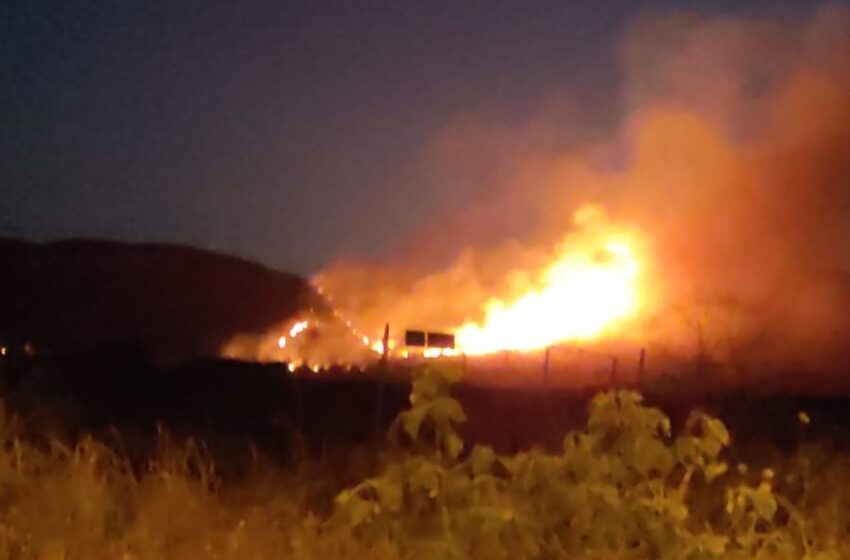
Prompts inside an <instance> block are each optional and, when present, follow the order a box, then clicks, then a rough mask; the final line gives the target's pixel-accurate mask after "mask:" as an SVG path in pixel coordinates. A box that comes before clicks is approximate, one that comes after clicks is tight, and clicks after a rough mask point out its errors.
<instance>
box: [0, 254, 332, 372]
mask: <svg viewBox="0 0 850 560" xmlns="http://www.w3.org/2000/svg"><path fill="white" fill-rule="evenodd" d="M311 304H312V305H315V304H316V299H315V296H314V295H313V292H312V291H311V290H310V288H309V286H308V284H307V282H306V281H305V280H304V279H303V278H300V277H298V276H295V275H292V274H287V273H283V272H278V271H275V270H271V269H269V268H266V267H264V266H262V265H260V264H257V263H253V262H249V261H246V260H243V259H239V258H236V257H232V256H227V255H222V254H216V253H212V252H209V251H204V250H199V249H194V248H190V247H182V246H176V245H162V244H130V243H120V242H111V241H90V240H69V241H59V242H53V243H42V244H37V243H30V242H26V241H20V240H10V239H5V240H0V342H2V343H3V344H7V345H12V346H13V347H20V346H21V345H22V344H23V343H24V342H26V341H29V342H32V343H33V344H34V345H35V346H36V347H37V348H38V350H39V353H42V352H50V353H65V352H69V351H76V350H85V349H88V348H92V347H95V346H102V345H110V344H121V345H127V346H132V347H134V348H136V349H139V350H142V351H144V352H146V353H148V354H149V355H150V356H151V357H153V358H155V359H157V360H165V361H177V360H183V359H187V358H190V357H196V356H210V355H214V354H216V353H217V351H218V349H219V347H220V345H221V344H222V343H223V342H224V341H225V340H227V339H228V338H229V337H230V336H232V335H233V334H236V333H238V332H244V331H261V330H263V329H264V328H266V327H268V326H270V325H272V324H274V323H275V322H278V321H281V320H283V319H285V318H286V317H288V316H289V315H291V314H292V313H293V312H295V311H296V310H297V309H298V308H299V307H300V306H302V305H311Z"/></svg>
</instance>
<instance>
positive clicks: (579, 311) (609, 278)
mask: <svg viewBox="0 0 850 560" xmlns="http://www.w3.org/2000/svg"><path fill="white" fill-rule="evenodd" d="M640 272H641V267H640V262H639V258H638V255H637V250H636V243H634V242H633V241H632V240H631V239H630V238H629V236H627V235H620V236H610V237H608V238H604V239H602V240H601V241H600V242H597V243H595V244H593V243H592V244H587V245H586V246H584V247H574V246H571V245H567V246H565V247H563V248H562V250H561V252H560V253H559V254H558V255H557V257H556V259H555V261H554V262H553V263H552V264H550V265H549V266H548V267H546V268H545V269H544V270H543V272H542V273H541V275H540V282H539V284H538V287H536V288H532V289H529V290H528V291H526V292H525V293H523V294H522V295H520V296H519V297H517V298H516V299H514V300H513V301H510V302H506V301H504V300H502V299H498V298H493V299H490V300H489V301H488V302H487V304H486V306H485V316H484V319H483V321H481V322H474V321H469V322H467V323H465V324H463V325H462V326H461V327H460V328H459V329H458V330H457V335H456V336H457V343H458V346H459V348H460V349H461V350H462V351H463V352H464V353H466V354H470V355H481V354H489V353H493V352H498V351H502V350H515V351H531V350H538V349H542V348H545V347H547V346H550V345H552V344H556V343H563V342H586V341H590V340H594V339H598V338H600V337H601V336H603V335H604V334H606V333H607V332H609V331H611V330H612V329H613V328H614V327H615V326H616V325H618V324H621V323H622V322H623V321H625V320H627V319H629V318H633V317H635V316H636V315H637V313H638V312H639V310H640V308H641V303H642V298H641V297H640V290H639V275H640Z"/></svg>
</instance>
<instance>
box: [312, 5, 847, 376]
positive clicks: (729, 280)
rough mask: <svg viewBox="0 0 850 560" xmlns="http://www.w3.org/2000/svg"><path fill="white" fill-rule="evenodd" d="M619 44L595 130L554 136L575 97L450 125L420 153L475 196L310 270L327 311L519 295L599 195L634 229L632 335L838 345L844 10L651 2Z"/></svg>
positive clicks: (746, 354)
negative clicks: (361, 255) (756, 16)
mask: <svg viewBox="0 0 850 560" xmlns="http://www.w3.org/2000/svg"><path fill="white" fill-rule="evenodd" d="M621 55H622V56H621V59H622V64H623V67H622V73H623V74H622V75H623V90H622V95H621V99H622V104H623V105H622V107H619V108H612V110H615V109H616V110H617V111H622V113H623V114H624V117H623V118H622V120H621V122H620V123H619V126H618V127H617V129H616V131H615V132H614V134H612V135H611V136H610V137H608V138H602V137H599V135H597V134H594V131H587V130H581V131H580V132H576V131H575V130H570V131H564V130H562V129H563V128H564V127H567V128H569V125H568V121H569V115H576V118H577V122H578V120H579V119H578V117H577V115H578V114H579V111H577V110H576V108H575V107H573V106H570V105H569V104H567V105H566V109H564V108H563V107H562V108H560V109H557V111H558V115H557V118H556V119H552V120H551V121H550V120H549V119H547V117H546V115H547V114H551V111H552V109H551V104H550V106H549V107H548V108H547V109H545V110H543V111H542V112H541V116H540V117H539V118H537V119H534V120H532V121H531V122H529V123H525V124H523V125H521V126H519V127H510V126H500V125H498V124H488V123H486V122H482V121H480V120H477V119H460V120H459V121H458V122H457V123H455V124H454V125H452V126H450V127H448V128H447V130H446V131H445V132H444V134H442V135H440V137H439V138H437V139H436V140H435V142H434V144H433V146H432V147H431V150H430V151H429V157H430V158H431V161H432V162H434V164H435V167H434V168H433V169H432V173H433V174H434V176H435V177H439V178H442V180H444V181H445V182H446V184H453V183H458V184H460V183H464V184H470V183H472V184H476V185H478V187H479V188H478V189H477V190H476V191H475V192H476V193H477V194H476V195H475V196H474V197H473V199H472V200H459V201H455V202H454V203H452V204H446V207H445V208H443V209H441V213H440V215H439V216H437V217H434V218H433V220H432V221H431V222H430V223H428V224H426V225H425V226H424V227H423V228H422V230H421V231H417V232H414V234H413V235H412V236H411V237H410V238H409V239H408V240H407V241H406V243H404V244H403V246H406V247H407V248H408V249H407V250H406V252H405V254H404V255H403V256H401V257H399V256H394V258H392V259H388V260H387V262H385V263H379V264H374V263H373V264H364V263H355V262H340V263H337V264H335V265H333V266H331V267H329V268H328V269H327V270H325V271H323V272H322V273H321V274H320V275H318V277H317V278H316V282H317V283H318V284H319V285H321V286H322V288H323V289H324V290H325V292H326V293H327V294H329V295H330V296H331V297H332V298H333V303H334V305H336V307H337V308H338V309H339V310H340V311H341V312H342V313H343V314H345V315H346V316H348V317H351V318H352V319H353V320H354V321H355V322H356V323H357V324H358V326H359V328H361V329H362V330H364V331H366V332H375V333H378V332H380V331H381V329H382V328H383V324H384V323H385V322H389V323H390V324H391V325H393V327H394V328H399V329H401V328H405V327H421V328H453V327H456V326H458V325H460V324H461V323H463V322H464V321H466V320H475V319H480V318H481V313H482V310H483V309H484V306H485V304H486V302H487V301H488V300H489V299H490V298H493V297H501V298H506V299H507V300H510V298H511V297H515V296H516V295H518V294H520V293H521V292H522V291H523V290H524V289H527V288H528V287H529V286H531V285H533V284H534V282H535V278H536V274H537V273H538V272H539V271H540V270H541V269H542V267H544V266H545V265H546V263H547V262H549V261H550V260H551V259H552V258H553V254H554V251H556V249H557V247H559V246H562V245H563V243H565V242H569V240H570V239H571V238H572V237H575V236H578V237H580V236H581V235H582V232H583V231H584V229H586V228H587V227H593V225H592V224H591V225H590V226H589V225H588V224H587V221H586V220H578V221H577V220H576V219H575V216H576V212H577V211H578V210H580V209H581V208H583V207H586V205H588V204H591V205H594V206H593V208H597V209H604V211H603V210H597V214H598V216H597V217H596V218H595V220H603V221H605V222H606V223H608V222H610V223H615V224H618V225H624V226H626V227H633V228H636V229H637V230H639V231H640V232H642V234H643V236H644V237H645V239H646V240H647V243H648V249H647V251H648V255H649V258H648V261H647V263H646V266H647V270H646V271H645V276H646V281H647V282H648V284H649V286H648V290H649V291H648V293H650V294H651V297H650V298H649V299H650V300H651V301H650V302H649V303H648V306H647V309H646V310H645V313H644V314H643V315H642V317H641V320H640V321H639V322H638V323H636V324H634V325H633V326H632V330H631V334H632V335H633V336H637V337H641V338H643V339H645V340H646V343H647V344H655V345H660V346H664V345H666V346H669V347H671V348H674V347H675V348H678V349H680V350H682V351H686V352H687V351H692V350H693V348H694V347H695V345H699V346H700V348H701V350H704V351H707V352H710V353H712V355H713V356H714V357H715V358H716V359H717V360H728V361H735V360H761V361H765V360H785V361H786V362H787V361H792V362H794V363H795V364H796V363H804V364H805V365H807V366H808V367H824V364H827V363H829V362H830V361H832V360H835V359H838V358H840V353H841V351H842V349H843V347H845V345H846V343H847V342H848V341H850V323H848V319H847V318H845V315H847V311H848V310H850V307H848V305H850V276H848V265H850V9H848V8H847V7H846V6H845V7H842V6H824V7H821V8H820V9H818V10H817V11H816V12H815V13H814V14H813V15H812V17H811V19H810V20H809V21H807V22H805V23H799V22H795V23H789V22H786V21H764V20H759V21H756V20H741V19H729V18H708V17H701V16H699V15H695V14H690V13H684V12H677V13H672V14H671V13H647V14H644V15H643V16H641V17H640V18H638V19H637V20H636V21H635V22H634V24H633V25H632V26H631V27H630V29H629V31H628V33H627V34H626V36H625V37H624V38H623V40H622V45H621ZM552 123H556V124H554V125H553V124H552ZM580 128H581V127H579V126H577V127H576V129H580ZM565 240H566V241H565ZM458 245H460V246H461V248H460V249H459V250H455V249H454V248H456V247H457V246H458ZM447 247H452V249H451V250H448V249H446V248H447ZM689 348H690V350H688V349H689Z"/></svg>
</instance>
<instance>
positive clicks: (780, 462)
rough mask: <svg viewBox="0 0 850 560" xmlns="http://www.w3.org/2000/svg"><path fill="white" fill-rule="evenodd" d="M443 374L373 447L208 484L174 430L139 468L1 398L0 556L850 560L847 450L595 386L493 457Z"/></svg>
mask: <svg viewBox="0 0 850 560" xmlns="http://www.w3.org/2000/svg"><path fill="white" fill-rule="evenodd" d="M451 382H452V379H451V376H450V375H449V374H446V373H445V372H438V371H433V370H432V371H426V372H424V373H423V374H422V375H421V376H420V377H419V378H418V379H417V381H416V382H415V384H414V387H413V391H412V393H411V407H410V409H409V410H407V411H406V412H404V413H402V414H401V415H400V416H399V418H398V420H397V422H396V424H395V425H394V426H393V428H392V429H391V431H390V434H389V437H388V441H387V443H386V444H385V445H384V446H383V448H382V449H381V450H380V451H379V452H375V451H374V450H370V449H359V450H358V449H349V450H336V451H333V452H329V453H326V454H325V455H324V456H323V457H321V458H318V459H305V460H302V461H300V462H299V463H297V464H296V465H292V466H289V467H281V466H279V465H275V464H273V463H271V462H269V461H266V460H264V459H263V458H262V457H256V458H255V460H254V461H253V463H252V467H251V469H250V471H249V472H248V473H247V474H246V475H245V476H243V477H240V479H239V480H238V481H232V482H228V483H226V484H225V483H223V482H222V480H221V479H220V478H219V477H218V476H217V475H216V472H215V469H214V465H212V464H211V462H210V461H209V460H208V459H207V458H206V456H205V454H204V452H203V448H202V446H199V445H196V444H194V443H192V442H189V443H184V444H181V445H177V444H175V443H174V442H172V441H171V440H170V439H169V438H168V436H167V435H165V434H162V435H161V436H160V439H159V448H158V450H157V451H156V453H155V454H154V455H153V457H152V459H150V461H149V462H147V463H146V464H145V465H144V467H143V468H141V469H139V468H138V466H134V465H131V464H129V463H128V462H127V461H126V460H125V459H123V458H121V457H119V455H117V454H116V453H115V452H114V451H113V450H112V449H110V448H108V447H106V446H104V445H103V444H101V443H98V442H96V441H94V440H92V439H84V440H83V441H81V442H79V443H78V444H76V445H75V446H74V447H73V448H69V447H66V446H64V445H63V444H61V443H59V442H58V441H55V440H47V441H37V440H33V439H32V438H26V439H24V438H21V437H20V436H19V434H20V433H21V429H20V428H21V427H20V426H19V425H17V424H16V423H15V422H14V421H13V420H11V419H9V418H8V417H7V415H5V414H3V415H2V426H0V438H2V442H3V447H2V449H0V558H10V559H11V558H15V559H21V560H23V559H71V558H74V559H97V558H104V559H111V558H127V559H130V558H132V559H140V560H142V559H159V558H175V559H177V558H179V559H184V558H221V559H229V558H234V559H236V558H239V559H266V558H268V559H272V558H296V559H297V558H305V559H307V558H309V559H329V558H340V559H342V558H352V559H370V558H375V559H379V558H380V559H393V558H486V559H499V558H505V559H507V558H512V559H513V558H570V559H585V558H586V559H603V558H605V559H615V558H617V559H620V558H623V559H648V558H663V559H680V558H681V559H720V558H724V559H726V558H729V559H736V558H740V559H745V558H746V559H750V558H764V559H768V558H769V559H786V558H787V559H792V558H794V559H797V558H805V559H819V560H827V559H844V558H850V537H848V535H849V534H850V533H848V531H850V527H849V526H850V489H848V488H847V482H848V480H850V459H848V457H847V456H846V455H844V454H843V453H841V452H838V451H835V450H834V449H833V448H832V447H830V446H828V445H827V444H824V443H820V444H812V445H808V446H804V447H801V448H800V449H799V450H797V451H796V452H795V454H794V455H792V456H790V457H783V456H779V455H777V456H776V457H775V458H774V459H773V463H772V464H770V465H759V466H758V467H756V466H755V465H750V466H746V465H742V464H737V463H734V462H732V461H731V460H730V457H732V456H734V454H735V453H734V451H735V450H734V449H733V448H732V447H731V446H732V442H731V438H730V435H729V433H728V432H727V431H726V428H725V427H724V425H723V424H722V422H720V421H719V420H716V419H714V418H711V417H708V416H706V415H703V414H700V413H698V412H695V413H694V414H692V416H691V418H690V420H689V421H688V423H687V425H686V426H684V427H683V428H682V429H681V430H679V431H678V433H673V430H672V429H671V426H670V422H669V420H668V419H667V417H666V416H665V415H664V414H663V413H661V411H659V410H657V409H654V408H650V407H647V406H645V405H644V404H643V403H642V401H641V399H640V396H639V395H637V394H636V393H631V392H617V393H613V392H612V393H603V394H600V395H598V396H597V397H596V398H595V399H594V400H593V402H592V404H591V407H590V411H589V419H588V422H587V426H586V427H585V428H584V429H583V430H580V431H577V432H574V433H570V434H567V435H566V436H565V438H564V444H563V450H562V452H560V453H545V452H543V451H539V450H532V451H529V452H524V453H519V454H516V455H511V456H500V455H497V454H496V453H494V452H493V450H491V449H490V448H488V447H484V446H476V447H474V448H472V449H465V448H464V444H463V441H462V440H461V438H460V436H459V435H458V432H457V431H456V429H455V428H456V426H457V424H458V423H460V422H462V421H463V420H464V413H463V410H462V409H461V407H460V405H459V404H458V403H457V401H455V400H454V399H452V398H451V396H450V393H449V388H450V385H451ZM807 421H808V419H807V417H805V415H801V417H800V422H801V425H805V423H806V422H807Z"/></svg>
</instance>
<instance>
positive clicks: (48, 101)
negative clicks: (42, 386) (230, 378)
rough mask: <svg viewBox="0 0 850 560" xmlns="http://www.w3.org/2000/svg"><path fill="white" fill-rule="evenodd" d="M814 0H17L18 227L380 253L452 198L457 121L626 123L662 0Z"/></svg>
mask: <svg viewBox="0 0 850 560" xmlns="http://www.w3.org/2000/svg"><path fill="white" fill-rule="evenodd" d="M805 4H807V2H802V1H799V2H791V1H788V2H763V1H754V2H740V1H738V0H729V1H717V0H705V1H703V2H697V1H690V2H683V1H682V0H670V1H667V2H624V1H615V0H597V1H585V2H572V1H566V0H562V1H558V2H523V1H516V2H504V1H492V2H483V1H477V0H464V1H458V0H453V1H449V2H439V1H427V2H417V3H406V2H397V1H388V2H384V3H380V4H379V3H373V2H284V1H271V0H269V1H266V0H261V1H239V2H232V1H231V2H214V1H203V2H201V1H194V2H170V1H169V2H148V1H145V2H136V1H132V0H124V1H119V2H114V1H110V2H106V1H103V0H86V1H79V0H65V1H56V2H53V3H45V2H41V1H38V0H29V1H15V0H12V1H11V2H9V1H7V2H3V3H2V6H0V61H2V65H1V66H0V131H2V132H0V189H2V198H1V199H0V235H4V236H15V237H26V238H31V239H38V240H42V239H55V238H66V237H96V238H109V239H123V240H133V241H166V242H175V243H186V244H192V245H196V246H200V247H206V248H210V249H215V250H221V251H226V252H229V253H234V254H238V255H242V256H245V257H248V258H252V259H257V260H260V261H262V262H264V263H267V264H269V265H271V266H275V267H278V268H281V269H287V270H292V271H296V272H301V273H310V272H312V271H315V270H316V269H318V268H319V267H321V266H322V265H324V264H326V263H328V262H330V261H332V260H333V259H335V258H337V257H339V256H341V255H345V256H364V255H372V254H376V253H380V252H381V251H382V250H384V248H385V247H387V246H388V245H389V244H390V243H391V242H392V240H394V239H397V238H398V237H399V236H403V235H404V234H405V232H409V231H411V230H413V229H416V228H417V227H418V226H419V224H421V223H422V222H423V221H424V220H429V219H433V216H432V215H431V214H433V213H435V212H437V211H438V208H439V200H435V197H437V198H438V197H440V196H442V191H440V190H439V189H434V188H431V186H429V185H428V180H427V179H426V178H425V177H426V175H427V174H424V173H422V169H421V165H422V152H423V150H424V149H425V147H426V146H427V145H428V143H429V142H430V141H431V140H432V139H433V138H434V136H435V135H436V134H438V132H439V131H440V130H441V129H443V128H444V127H446V126H448V125H449V124H451V123H452V122H454V121H455V120H456V119H458V118H461V117H463V116H465V115H476V116H478V117H481V118H484V119H491V120H493V121H494V122H507V123H510V122H515V121H522V119H523V118H525V117H526V116H527V115H528V114H531V113H533V112H534V110H535V108H536V107H538V106H539V105H540V103H541V101H542V100H545V99H547V98H551V97H552V96H553V95H554V94H558V95H566V96H569V97H570V98H571V99H573V100H574V101H575V103H576V104H577V105H578V106H580V107H583V108H585V109H586V110H585V113H586V116H587V118H588V119H589V122H591V123H593V124H594V126H597V127H598V128H599V129H600V130H602V129H604V128H605V127H610V126H613V124H614V123H615V122H616V119H617V116H618V110H619V106H620V104H621V98H620V91H619V84H620V80H621V75H620V64H619V62H618V54H617V47H618V45H619V42H620V40H621V38H622V35H623V32H624V31H625V29H626V28H627V27H628V25H629V23H630V22H631V21H633V20H634V18H635V17H637V16H638V15H639V14H640V10H644V9H646V8H647V7H650V6H651V7H655V8H662V9H664V8H671V7H678V8H688V9H696V10H698V11H700V12H702V13H706V14H716V13H728V14H738V13H741V14H744V15H752V14H754V13H766V14H776V15H780V16H782V17H795V16H796V12H798V11H799V12H800V13H801V14H802V13H806V12H807V10H806V9H805V7H804V5H805ZM741 5H745V6H741ZM462 187H463V186H462V185H461V186H460V187H459V188H462ZM479 187H480V186H479ZM470 188H471V189H474V188H478V187H475V186H470ZM459 196H460V197H461V198H462V196H463V193H460V194H459Z"/></svg>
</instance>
